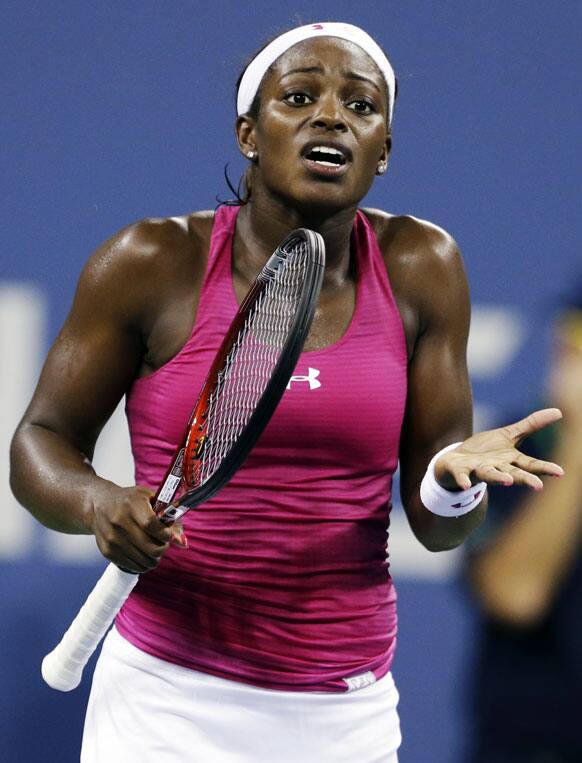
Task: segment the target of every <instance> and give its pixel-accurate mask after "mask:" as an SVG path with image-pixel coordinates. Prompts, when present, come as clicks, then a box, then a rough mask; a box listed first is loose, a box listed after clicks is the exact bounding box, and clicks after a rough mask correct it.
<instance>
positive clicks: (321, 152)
mask: <svg viewBox="0 0 582 763" xmlns="http://www.w3.org/2000/svg"><path fill="white" fill-rule="evenodd" d="M301 158H302V159H303V161H304V163H305V164H306V166H307V168H308V169H309V171H310V172H311V173H313V174H315V175H318V176H319V177H322V178H325V177H327V178H330V179H332V178H334V177H338V176H340V175H343V174H344V173H345V172H347V169H348V167H349V164H350V162H351V159H352V153H351V151H350V150H349V149H348V148H344V147H343V146H330V145H327V146H326V145H322V144H320V143H316V142H315V141H313V142H312V143H309V144H308V145H307V146H305V148H304V149H303V151H302V152H301Z"/></svg>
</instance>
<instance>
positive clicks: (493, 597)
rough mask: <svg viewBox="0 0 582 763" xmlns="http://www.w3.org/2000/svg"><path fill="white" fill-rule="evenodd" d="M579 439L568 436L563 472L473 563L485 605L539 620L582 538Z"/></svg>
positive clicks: (506, 615)
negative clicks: (571, 438) (570, 439)
mask: <svg viewBox="0 0 582 763" xmlns="http://www.w3.org/2000/svg"><path fill="white" fill-rule="evenodd" d="M579 448H580V443H579V441H575V440H574V441H572V442H570V441H569V439H568V438H564V439H563V440H562V443H561V445H560V447H559V448H558V450H557V451H556V453H555V460H556V461H558V463H561V464H562V465H563V467H564V472H565V473H564V476H563V477H561V478H559V479H546V481H545V486H544V489H543V491H541V492H539V493H532V494H531V495H530V496H528V497H527V498H526V499H525V501H524V502H523V504H522V505H521V506H520V507H519V509H518V511H517V513H516V515H515V516H514V517H512V519H511V520H510V522H509V523H508V525H507V526H506V527H505V528H504V530H503V532H502V533H500V535H499V538H498V539H497V540H496V541H495V542H494V543H493V544H492V545H491V546H489V547H488V548H486V549H485V550H484V551H483V552H482V553H480V554H479V556H478V557H477V558H476V560H475V561H474V562H473V563H472V571H471V575H472V580H473V585H474V587H475V590H476V592H477V594H478V596H479V597H480V599H481V601H482V604H483V606H484V608H485V609H486V610H488V611H489V612H491V613H492V614H494V615H495V616H497V617H499V618H501V619H504V620H509V621H513V622H516V623H521V624H524V625H525V624H529V623H532V622H535V621H536V620H539V619H540V618H541V617H542V616H543V614H544V613H545V612H546V611H547V609H548V607H549V606H550V604H551V602H552V600H553V597H554V595H555V592H556V589H557V588H558V586H559V584H560V582H561V581H562V580H563V578H564V577H565V575H566V574H567V572H568V570H569V569H570V568H571V565H572V563H573V561H574V559H575V558H576V555H577V554H578V552H579V550H580V546H581V542H582V457H580V455H578V451H579Z"/></svg>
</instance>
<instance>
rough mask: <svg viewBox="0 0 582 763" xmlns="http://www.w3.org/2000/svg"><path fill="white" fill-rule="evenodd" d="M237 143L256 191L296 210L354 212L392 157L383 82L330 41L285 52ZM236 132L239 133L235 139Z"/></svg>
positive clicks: (366, 62)
mask: <svg viewBox="0 0 582 763" xmlns="http://www.w3.org/2000/svg"><path fill="white" fill-rule="evenodd" d="M260 101H261V106H260V112H259V116H258V118H257V120H256V122H255V121H252V120H249V122H248V123H247V125H246V129H244V120H242V122H241V120H240V119H239V125H238V128H239V140H241V138H242V140H241V143H242V144H243V148H244V147H245V146H252V147H253V148H254V149H255V150H256V151H257V154H258V165H257V172H255V175H254V177H253V189H255V188H256V185H257V183H259V184H261V185H262V186H263V187H264V190H265V191H266V192H267V193H269V194H270V195H274V196H276V197H278V198H280V199H282V200H283V201H284V202H285V203H288V204H291V205H292V206H294V207H299V208H301V207H303V206H307V207H309V209H310V210H312V211H315V210H321V211H338V210H341V209H345V208H349V207H352V206H357V204H358V203H359V201H360V200H361V199H362V198H363V196H365V194H366V193H367V191H368V189H369V188H370V185H371V184H372V181H373V179H374V175H375V174H376V171H377V169H378V163H379V162H380V161H382V160H384V161H385V160H386V159H387V157H388V153H389V150H390V136H389V132H388V129H387V109H388V105H387V94H386V84H385V82H384V78H383V77H382V74H381V73H380V70H379V69H378V68H377V66H376V64H375V63H374V62H373V61H372V59H371V58H369V57H368V56H367V54H366V53H364V51H363V50H362V49H361V48H359V47H358V46H357V45H354V44H352V43H350V42H347V41H344V40H340V39H337V38H332V37H319V38H316V39H311V40H306V41H305V42H302V43H300V44H298V45H295V46H294V47H293V48H290V49H289V50H288V51H287V52H286V53H285V54H284V55H283V56H281V58H280V59H278V61H277V62H276V63H275V65H274V67H273V68H272V69H271V71H270V72H269V73H268V74H267V75H266V76H265V78H264V79H263V82H262V86H261V93H260ZM241 127H242V131H241Z"/></svg>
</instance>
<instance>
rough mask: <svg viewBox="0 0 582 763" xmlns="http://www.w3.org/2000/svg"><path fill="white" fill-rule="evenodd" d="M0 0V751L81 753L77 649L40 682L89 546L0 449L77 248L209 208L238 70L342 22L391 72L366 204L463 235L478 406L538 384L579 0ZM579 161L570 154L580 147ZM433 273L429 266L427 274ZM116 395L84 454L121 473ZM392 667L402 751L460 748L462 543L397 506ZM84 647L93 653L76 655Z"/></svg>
mask: <svg viewBox="0 0 582 763" xmlns="http://www.w3.org/2000/svg"><path fill="white" fill-rule="evenodd" d="M355 6H356V4H354V3H351V2H347V1H344V0H333V2H329V1H328V0H311V2H305V0H296V2H295V3H293V4H290V3H277V2H272V0H270V1H269V2H267V1H266V0H265V1H263V0H259V1H258V2H254V3H235V2H232V3H229V2H224V1H223V0H213V2H211V3H202V2H194V1H192V2H189V1H187V0H166V2H159V1H158V2H156V1H154V0H140V2H136V1H131V0H117V1H116V2H110V1H109V0H103V2H100V3H88V2H85V1H84V0H75V2H73V1H72V0H60V2H55V1H53V2H51V1H50V0H45V1H44V2H27V1H26V0H19V1H18V2H15V1H13V0H5V1H4V3H3V14H2V15H3V20H2V25H1V29H0V81H1V87H2V114H1V116H0V152H1V154H0V162H1V163H0V183H1V192H2V204H1V205H0V262H1V267H0V357H1V358H2V364H3V368H2V373H1V374H0V453H1V455H0V506H1V511H2V523H1V528H2V532H1V533H0V602H1V607H2V614H1V627H0V675H1V677H2V678H1V681H0V687H1V688H0V749H1V750H2V753H1V755H0V757H1V758H2V760H3V761H7V763H17V762H18V763H21V762H22V763H28V762H29V761H33V760H34V761H46V762H47V763H52V762H53V761H55V762H56V761H58V763H68V762H69V761H74V760H77V759H78V750H79V744H80V737H81V731H82V721H83V714H84V707H85V703H86V699H87V694H88V688H89V683H90V681H89V678H90V671H87V672H86V677H85V680H84V682H83V685H82V687H81V688H80V689H78V690H77V691H75V692H73V693H72V694H70V695H61V694H58V693H56V692H54V691H52V690H50V689H49V688H47V687H46V686H45V685H44V684H43V683H42V681H41V678H40V672H39V665H40V661H41V658H42V656H43V654H44V653H45V652H46V651H47V650H48V649H50V648H52V646H53V645H54V643H55V642H56V641H57V639H58V638H59V636H60V635H61V632H62V630H63V627H64V626H65V625H66V624H68V622H69V620H70V618H71V617H72V615H73V614H74V613H75V612H76V610H77V609H78V606H79V605H80V603H81V602H82V601H83V600H84V598H85V595H86V594H87V593H88V591H89V590H90V588H91V586H92V584H93V582H94V581H95V579H96V577H97V575H98V574H99V572H100V570H101V569H102V568H103V567H104V562H103V560H102V559H100V557H99V555H98V553H97V552H96V550H95V547H94V543H93V541H92V539H90V538H75V537H66V536H60V535H58V534H56V533H52V532H50V531H48V530H45V529H44V528H42V527H40V526H37V525H36V524H35V523H34V521H33V520H32V519H31V518H29V516H28V515H27V513H26V512H25V511H24V510H23V509H22V508H20V507H19V506H18V505H17V504H16V502H15V500H14V499H13V498H12V496H11V494H10V491H9V487H8V462H7V453H8V446H9V441H10V437H11V434H12V432H13V430H14V428H15V426H16V424H17V422H18V420H19V418H20V416H21V414H22V412H23V410H24V407H25V405H26V404H27V402H28V399H29V397H30V394H31V392H32V389H33V386H34V383H35V380H36V377H37V375H38V372H39V369H40V365H41V363H42V360H43V357H44V355H45V354H46V351H47V349H48V347H49V345H50V343H51V342H52V341H53V339H54V337H55V335H56V333H57V331H58V329H59V327H60V325H61V323H62V322H63V320H64V317H65V315H66V313H67V310H68V308H69V305H70V303H71V299H72V296H73V292H74V288H75V283H76V281H77V278H78V275H79V272H80V270H81V267H82V265H83V263H84V261H85V259H86V257H87V256H88V254H89V253H90V252H91V251H92V250H93V249H94V248H95V247H96V246H97V245H98V244H99V243H100V242H102V241H103V240H104V239H106V238H108V237H109V236H110V235H112V234H113V233H114V232H115V231H116V230H118V229H119V228H120V227H123V226H124V225H127V224H128V223H129V222H132V221H134V220H138V219H140V218H143V217H148V216H166V215H176V214H182V213H186V212H188V211H190V210H194V209H204V208H213V207H214V206H215V204H216V195H217V194H218V195H219V196H221V197H222V198H225V197H227V196H228V194H229V192H228V189H227V188H226V186H225V183H224V179H223V170H224V165H225V163H227V162H228V163H229V167H230V173H231V175H232V177H233V178H238V176H239V174H240V173H241V172H242V170H243V166H244V164H243V162H242V161H241V159H240V157H239V156H238V153H237V150H236V148H235V142H234V132H233V124H234V83H235V80H236V78H237V76H238V73H239V70H240V69H241V67H242V66H243V65H244V63H245V61H246V60H247V58H248V57H249V56H250V54H251V53H252V52H253V51H254V50H255V49H256V48H257V47H259V46H260V45H261V44H262V43H263V42H264V41H265V40H266V39H268V38H269V37H271V36H272V35H274V34H276V33H278V32H281V31H283V30H284V29H285V28H287V27H289V26H295V25H297V24H299V23H308V22H312V21H313V22H314V21H325V20H337V21H347V22H351V23H355V24H358V25H360V26H362V27H364V28H365V29H366V30H367V31H369V32H370V33H371V34H372V35H373V36H375V37H376V39H377V40H378V41H379V43H380V44H382V45H383V46H384V48H385V49H386V51H387V53H388V55H389V57H390V58H391V61H392V63H393V65H394V68H395V70H396V73H397V75H398V79H399V89H400V90H399V99H398V102H397V106H396V114H395V120H394V147H393V153H392V158H391V162H390V166H389V172H388V173H387V175H386V176H385V177H384V178H382V179H378V180H377V182H376V185H375V186H374V188H373V191H372V192H371V194H370V196H369V198H368V199H367V200H366V204H367V205H368V206H376V207H381V208H383V209H386V210H388V211H391V212H395V213H410V214H414V215H416V216H419V217H422V218H427V219H429V220H431V221H433V222H435V223H437V224H439V225H441V226H443V227H444V228H446V229H447V230H448V231H449V232H451V233H452V234H453V235H454V236H455V238H456V239H457V241H458V242H459V245H460V247H461V250H462V251H463V253H464V257H465V262H466V268H467V272H468V276H469V281H470V284H471V290H472V295H473V302H474V310H473V323H472V330H471V341H470V352H469V360H470V370H471V375H472V380H473V386H474V394H475V411H476V425H477V426H478V427H484V426H487V425H488V423H493V422H495V421H496V420H497V417H498V416H499V415H500V414H501V413H503V412H505V411H508V410H512V409H520V408H521V406H522V404H523V401H524V400H526V401H527V400H535V399H536V398H541V397H543V388H542V381H543V378H544V375H545V373H546V370H547V369H546V364H547V358H548V354H547V349H548V343H549V335H550V323H551V316H552V312H553V310H554V307H555V304H556V303H557V301H558V300H559V299H560V298H561V296H562V295H563V294H564V293H565V292H566V291H567V290H568V287H569V284H570V281H571V279H572V278H573V277H574V275H575V274H576V273H577V272H578V271H579V269H580V265H581V261H582V258H581V256H580V240H581V238H582V235H581V234H582V230H581V227H582V226H581V219H580V190H581V188H580V172H579V159H580V113H581V109H580V106H581V101H582V95H581V91H580V75H581V64H580V57H579V39H578V35H579V30H580V28H581V25H582V4H580V3H579V2H577V1H576V0H572V1H568V0H556V2H554V3H551V4H549V3H542V2H539V1H538V0H529V1H527V0H512V1H511V2H506V1H502V0H488V1H487V2H485V1H484V0H443V2H438V3H437V2H432V1H431V0H384V1H383V2H371V1H366V0H362V1H361V2H359V3H357V8H356V7H355ZM577 162H578V166H577ZM435 288H439V285H438V284H435ZM127 442H128V440H127V434H126V431H125V426H124V423H123V417H122V415H121V414H120V412H118V415H116V417H115V418H114V420H112V422H111V423H110V425H108V427H107V430H106V431H105V432H104V434H103V437H102V439H101V443H100V446H99V452H98V455H97V460H96V466H97V469H98V471H100V472H102V473H104V474H106V475H107V476H110V477H111V478H113V479H117V480H118V481H119V482H120V483H122V484H131V482H132V471H131V459H130V457H129V453H128V445H127ZM390 547H391V558H392V572H393V576H394V578H395V580H396V585H397V588H398V591H399V600H400V637H399V648H398V652H397V658H396V664H395V667H394V673H395V676H396V680H397V683H398V686H399V689H400V693H401V705H400V711H401V717H402V726H403V734H404V744H403V747H402V751H401V761H402V763H426V762H427V761H429V760H430V761H431V763H463V762H464V761H465V760H466V758H465V755H466V749H467V742H468V740H469V738H470V735H471V723H470V721H469V720H468V718H467V700H466V686H467V679H468V675H469V673H470V668H469V666H470V664H471V662H470V660H471V654H472V649H473V648H474V638H473V636H474V612H473V608H472V604H471V602H470V600H469V598H468V597H467V593H466V590H465V588H464V584H463V582H462V580H461V574H460V566H459V561H460V552H457V551H455V552H447V553H440V554H430V553H429V552H425V551H423V549H422V548H421V547H420V545H419V544H418V543H417V542H416V541H415V540H414V539H413V538H412V537H411V535H410V533H409V531H408V530H407V528H406V525H405V523H404V519H403V515H402V511H401V509H400V508H399V507H398V506H396V507H395V509H394V513H393V523H392V528H391V538H390ZM92 664H93V663H91V665H92Z"/></svg>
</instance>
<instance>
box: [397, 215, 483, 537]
mask: <svg viewBox="0 0 582 763" xmlns="http://www.w3.org/2000/svg"><path fill="white" fill-rule="evenodd" d="M417 246H418V248H419V249H418V251H417V255H416V257H415V258H414V260H416V262H415V261H414V260H413V265H414V267H415V269H417V272H416V274H415V277H414V281H415V284H414V286H413V287H412V293H413V300H414V304H415V305H416V308H417V311H418V330H417V334H416V341H415V345H414V350H413V353H412V357H411V359H410V363H409V373H408V397H407V406H406V414H405V420H404V425H403V435H402V439H401V445H400V468H401V495H402V501H403V504H404V507H405V510H406V513H407V516H408V519H409V522H410V525H411V527H412V530H413V532H414V534H415V535H416V536H417V538H418V539H419V540H420V541H421V543H423V545H425V546H426V547H427V548H428V549H430V550H432V551H439V550H445V549H449V548H453V547H455V546H457V545H459V543H461V542H462V541H463V540H464V539H465V537H466V536H467V535H468V533H469V532H470V531H471V530H472V529H473V528H474V527H476V526H477V525H478V524H479V523H480V522H481V521H482V519H483V516H484V512H485V504H482V505H481V506H480V507H479V508H477V509H476V510H474V511H472V512H470V513H469V514H466V515H464V516H462V517H459V518H458V519H457V518H446V517H439V516H436V515H435V514H433V513H432V512H429V511H428V510H427V509H426V508H425V507H424V506H423V505H422V502H421V500H420V482H421V480H422V477H423V476H424V473H425V471H426V468H427V465H428V462H429V461H430V459H431V458H432V456H433V455H434V454H435V453H436V452H438V451H439V450H440V449H441V448H444V447H445V446H446V445H449V444H450V443H452V442H459V441H463V440H465V438H467V437H468V436H469V435H470V434H471V431H472V397H471V388H470V383H469V377H468V372H467V363H466V347H467V336H468V332H469V319H470V302H469V290H468V286H467V281H466V277H465V273H464V268H463V264H462V260H461V256H460V254H459V252H458V249H457V247H456V245H455V243H454V241H453V240H452V239H451V238H450V237H448V236H447V235H446V234H445V233H444V232H443V231H440V230H438V229H432V228H431V229H428V231H426V232H425V234H424V239H420V240H419V243H418V244H417ZM423 249H425V251H424V252H423V251H422V250H423ZM410 277H411V278H412V277H413V276H412V274H411V276H410ZM475 481H478V480H475ZM444 487H449V488H450V487H451V485H450V484H448V485H444Z"/></svg>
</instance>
